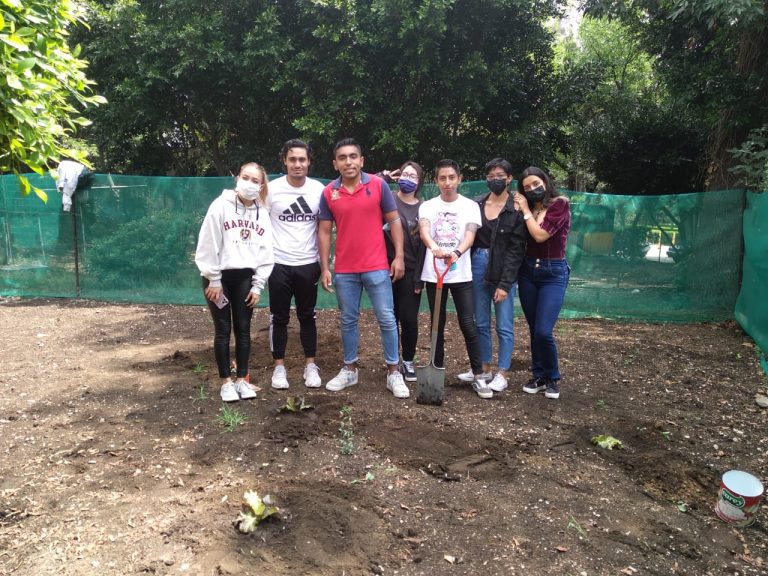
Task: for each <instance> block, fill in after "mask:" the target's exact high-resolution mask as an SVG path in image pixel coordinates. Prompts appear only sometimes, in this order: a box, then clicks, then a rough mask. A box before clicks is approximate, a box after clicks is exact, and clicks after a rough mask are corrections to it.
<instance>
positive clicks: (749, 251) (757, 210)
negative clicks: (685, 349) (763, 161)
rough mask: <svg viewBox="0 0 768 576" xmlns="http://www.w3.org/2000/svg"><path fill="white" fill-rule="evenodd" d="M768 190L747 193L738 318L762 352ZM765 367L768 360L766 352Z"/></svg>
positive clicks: (765, 345)
mask: <svg viewBox="0 0 768 576" xmlns="http://www.w3.org/2000/svg"><path fill="white" fill-rule="evenodd" d="M766 255H768V193H762V194H755V193H749V194H747V208H746V210H745V212H744V271H743V277H742V282H741V291H740V292H739V297H738V299H737V300H736V319H737V320H738V321H739V324H741V326H742V327H743V328H744V330H745V331H746V332H747V333H748V334H749V335H750V336H751V337H752V338H753V339H754V340H755V342H757V344H758V346H760V348H761V349H762V351H763V353H764V354H765V352H768V300H766V287H768V258H766ZM762 364H763V368H764V369H765V371H766V373H768V363H766V361H765V355H763V363H762Z"/></svg>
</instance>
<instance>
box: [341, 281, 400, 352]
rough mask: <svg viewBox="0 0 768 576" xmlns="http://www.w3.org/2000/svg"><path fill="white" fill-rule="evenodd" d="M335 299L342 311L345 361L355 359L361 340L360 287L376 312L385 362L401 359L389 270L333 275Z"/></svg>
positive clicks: (342, 340) (342, 337) (342, 338)
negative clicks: (359, 326)
mask: <svg viewBox="0 0 768 576" xmlns="http://www.w3.org/2000/svg"><path fill="white" fill-rule="evenodd" d="M334 282H335V284H336V300H337V301H338V303H339V311H340V312H341V343H342V346H343V347H344V364H353V363H354V362H357V360H358V358H357V348H358V344H359V342H360V331H359V330H358V318H359V316H360V299H361V298H362V296H363V288H365V291H366V292H367V293H368V298H369V299H370V301H371V306H373V311H374V313H375V314H376V320H378V322H379V330H380V331H381V344H382V346H383V348H384V359H385V360H386V362H387V364H389V365H395V364H397V363H398V361H399V360H400V356H399V353H398V343H397V322H396V321H395V304H394V301H393V299H392V280H390V278H389V270H374V271H372V272H362V273H351V274H336V278H335V280H334Z"/></svg>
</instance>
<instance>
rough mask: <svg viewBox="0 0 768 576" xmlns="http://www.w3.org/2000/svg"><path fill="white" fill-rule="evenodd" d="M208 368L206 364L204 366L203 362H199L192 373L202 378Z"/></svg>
mask: <svg viewBox="0 0 768 576" xmlns="http://www.w3.org/2000/svg"><path fill="white" fill-rule="evenodd" d="M207 368H208V366H206V365H205V364H203V363H202V362H197V363H196V364H195V365H194V366H193V367H192V372H193V373H194V374H197V375H198V376H200V375H201V374H202V373H203V372H205V370H206V369H207Z"/></svg>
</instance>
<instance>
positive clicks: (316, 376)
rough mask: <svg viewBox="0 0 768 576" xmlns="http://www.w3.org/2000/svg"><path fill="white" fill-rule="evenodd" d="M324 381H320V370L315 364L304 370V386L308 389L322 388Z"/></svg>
mask: <svg viewBox="0 0 768 576" xmlns="http://www.w3.org/2000/svg"><path fill="white" fill-rule="evenodd" d="M322 385H323V381H322V380H320V368H318V367H317V364H315V363H314V362H312V363H310V364H307V365H306V367H305V368H304V386H306V387H307V388H320V386H322Z"/></svg>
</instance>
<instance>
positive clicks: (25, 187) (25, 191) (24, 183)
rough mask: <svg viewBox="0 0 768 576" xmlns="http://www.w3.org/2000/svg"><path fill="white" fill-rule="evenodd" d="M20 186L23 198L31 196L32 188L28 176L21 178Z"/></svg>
mask: <svg viewBox="0 0 768 576" xmlns="http://www.w3.org/2000/svg"><path fill="white" fill-rule="evenodd" d="M19 185H20V186H21V194H22V195H23V196H29V192H30V190H31V188H32V187H31V186H30V184H29V180H27V177H26V176H19Z"/></svg>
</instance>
